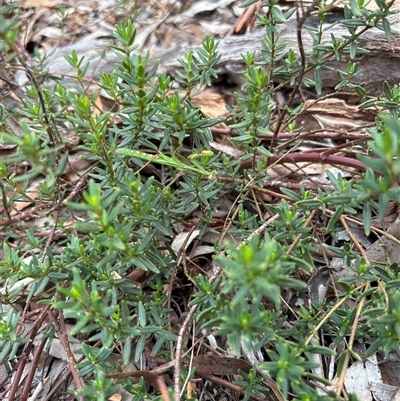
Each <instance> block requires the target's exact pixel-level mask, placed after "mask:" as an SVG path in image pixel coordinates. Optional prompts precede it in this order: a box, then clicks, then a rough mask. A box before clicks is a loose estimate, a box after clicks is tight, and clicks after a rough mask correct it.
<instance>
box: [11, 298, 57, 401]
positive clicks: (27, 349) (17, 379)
mask: <svg viewBox="0 0 400 401" xmlns="http://www.w3.org/2000/svg"><path fill="white" fill-rule="evenodd" d="M49 309H50V306H49V305H47V306H46V307H45V308H44V309H43V311H42V313H41V314H40V315H39V317H38V319H37V320H36V322H35V324H34V325H33V327H32V330H31V334H30V335H29V340H30V341H29V342H28V343H27V344H25V346H24V350H23V351H22V355H21V357H20V358H19V361H18V368H17V371H16V373H15V377H14V382H13V383H12V385H11V388H10V392H9V394H8V398H7V400H8V401H14V400H15V394H16V393H17V390H18V386H19V382H20V381H21V377H22V373H23V371H24V369H25V365H26V361H27V359H28V355H29V353H30V351H31V349H32V347H33V340H34V339H35V337H36V334H37V332H38V330H39V328H40V326H41V325H42V323H43V321H44V319H45V318H46V315H47V311H48V310H49Z"/></svg>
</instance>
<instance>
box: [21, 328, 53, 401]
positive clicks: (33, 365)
mask: <svg viewBox="0 0 400 401" xmlns="http://www.w3.org/2000/svg"><path fill="white" fill-rule="evenodd" d="M49 326H50V325H49V324H48V325H47V328H46V329H45V330H47V329H48V328H49ZM46 342H47V338H46V337H43V338H42V341H41V342H40V345H39V346H38V347H37V348H36V350H35V354H34V356H33V359H32V362H31V366H30V367H29V373H28V376H27V377H26V380H25V383H24V388H23V390H22V394H21V398H20V401H26V400H27V399H28V396H29V392H30V390H31V385H32V381H33V378H34V376H35V372H36V369H37V367H38V363H39V359H40V357H41V355H42V352H43V349H44V346H45V345H46Z"/></svg>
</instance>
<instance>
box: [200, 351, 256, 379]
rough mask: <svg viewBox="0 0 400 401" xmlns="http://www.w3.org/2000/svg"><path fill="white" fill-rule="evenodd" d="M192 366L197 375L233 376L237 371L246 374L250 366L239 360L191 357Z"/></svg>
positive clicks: (212, 356)
mask: <svg viewBox="0 0 400 401" xmlns="http://www.w3.org/2000/svg"><path fill="white" fill-rule="evenodd" d="M193 366H195V367H196V372H197V373H199V374H202V373H204V374H208V375H210V374H211V375H219V376H223V375H234V374H237V372H238V370H239V369H240V370H243V371H245V372H248V371H249V370H250V369H251V365H250V364H249V363H247V362H245V361H242V360H241V359H236V358H228V357H224V356H216V355H197V356H194V357H193Z"/></svg>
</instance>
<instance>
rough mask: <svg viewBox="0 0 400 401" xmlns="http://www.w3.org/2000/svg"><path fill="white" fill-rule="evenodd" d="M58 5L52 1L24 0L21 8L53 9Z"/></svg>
mask: <svg viewBox="0 0 400 401" xmlns="http://www.w3.org/2000/svg"><path fill="white" fill-rule="evenodd" d="M59 5H60V4H58V3H57V2H56V1H54V0H25V1H24V2H23V3H22V7H23V8H37V7H47V8H53V7H57V6H59Z"/></svg>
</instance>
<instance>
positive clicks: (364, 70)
mask: <svg viewBox="0 0 400 401" xmlns="http://www.w3.org/2000/svg"><path fill="white" fill-rule="evenodd" d="M312 18H313V17H311V19H308V20H307V21H306V25H307V24H312V23H313V20H312ZM392 29H393V30H395V31H397V32H399V31H400V18H397V20H395V21H394V22H393V23H392ZM279 30H280V32H281V33H280V41H281V42H282V43H287V44H288V48H293V49H294V50H295V51H297V49H298V44H297V38H296V19H295V17H292V18H291V19H290V20H289V21H287V22H286V23H284V24H282V25H279ZM331 33H332V34H333V35H335V37H336V38H343V37H344V36H346V35H349V32H348V30H347V29H346V28H344V27H342V26H340V25H339V24H337V25H335V26H334V27H332V29H331V30H329V31H327V32H325V33H324V35H323V43H329V41H330V35H331ZM264 34H265V31H264V29H262V28H257V29H256V30H254V31H253V32H251V33H247V34H245V35H235V36H230V37H227V38H223V39H222V40H221V42H220V45H219V48H218V50H219V52H220V53H221V59H220V61H219V64H218V68H219V69H220V71H221V73H222V74H228V75H229V76H230V77H231V78H232V79H233V80H234V81H236V82H238V74H237V72H238V71H239V70H241V69H242V68H243V65H244V64H243V60H242V56H241V55H242V54H244V53H247V52H253V53H255V57H256V59H257V60H260V59H261V49H262V48H261V41H262V38H263V36H264ZM362 38H363V39H364V40H365V42H361V43H360V44H359V47H360V48H362V49H365V50H368V51H369V53H368V54H366V55H362V56H357V57H356V59H355V60H354V61H357V62H359V64H360V68H359V69H360V70H361V72H360V74H359V76H357V77H356V78H355V79H354V81H353V82H354V83H365V84H366V88H367V90H368V91H369V92H370V94H372V95H377V94H379V93H381V90H382V82H383V81H385V80H387V81H388V83H389V84H390V85H394V84H398V83H399V82H400V34H399V33H394V34H393V36H392V40H391V42H388V41H387V39H386V37H385V34H384V32H383V31H381V30H379V29H377V28H371V29H370V30H368V31H367V32H365V33H364V34H363V35H362ZM302 40H303V44H304V49H305V52H306V54H307V52H310V50H311V46H312V38H311V36H310V34H309V33H308V32H307V31H306V29H305V28H303V30H302ZM109 44H110V39H104V38H97V39H92V40H87V39H86V40H82V41H80V42H77V43H75V44H74V45H71V46H67V47H60V48H58V49H57V50H56V51H55V52H53V53H52V54H51V55H49V57H48V59H47V67H48V69H49V72H50V73H52V74H56V75H64V77H65V78H64V79H66V80H71V78H72V79H73V77H74V76H75V75H76V74H75V72H74V71H72V69H71V66H70V65H69V64H68V63H67V62H66V61H65V60H64V56H65V55H66V54H70V53H71V52H72V50H76V51H77V53H78V55H79V56H85V60H86V61H89V62H90V68H89V70H88V73H87V78H90V79H91V78H94V79H97V78H98V75H99V73H100V72H111V71H112V70H113V69H114V68H115V66H116V63H118V62H119V59H118V57H117V56H116V55H115V54H114V53H113V52H112V51H111V49H110V46H109ZM189 49H194V48H193V47H189V46H188V47H187V48H185V47H184V46H177V47H175V48H172V49H171V48H168V49H165V48H153V49H152V50H151V52H150V57H151V60H152V63H154V62H155V61H156V60H160V64H161V67H162V68H163V69H166V70H167V71H168V72H169V73H171V74H172V75H173V74H174V72H175V71H176V69H177V68H179V67H180V64H179V62H178V59H179V57H180V55H181V52H182V51H183V50H189ZM297 53H298V51H297ZM349 60H350V58H349V57H343V58H342V60H341V61H336V60H333V61H329V62H328V64H327V65H329V66H330V67H333V68H334V69H335V70H336V69H341V70H344V71H346V70H347V63H348V61H349ZM311 76H312V75H311ZM323 80H324V88H325V89H331V88H334V87H335V86H336V85H337V83H338V78H337V75H336V71H326V70H324V71H323ZM19 83H20V84H22V82H19Z"/></svg>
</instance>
